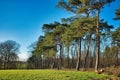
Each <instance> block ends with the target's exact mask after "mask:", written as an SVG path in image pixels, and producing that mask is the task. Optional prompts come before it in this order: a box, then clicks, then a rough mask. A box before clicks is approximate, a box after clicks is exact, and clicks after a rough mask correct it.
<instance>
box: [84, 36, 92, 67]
mask: <svg viewBox="0 0 120 80" xmlns="http://www.w3.org/2000/svg"><path fill="white" fill-rule="evenodd" d="M91 36H92V34H90V37H89V38H88V46H87V47H88V49H87V53H86V56H85V60H84V63H83V69H85V68H86V63H87V58H88V54H89V49H90V42H91Z"/></svg>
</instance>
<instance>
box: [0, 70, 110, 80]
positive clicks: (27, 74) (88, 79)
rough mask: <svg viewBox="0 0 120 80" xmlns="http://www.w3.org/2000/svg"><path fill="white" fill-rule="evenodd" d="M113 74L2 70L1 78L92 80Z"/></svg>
mask: <svg viewBox="0 0 120 80" xmlns="http://www.w3.org/2000/svg"><path fill="white" fill-rule="evenodd" d="M110 77H111V76H108V75H105V74H97V73H94V72H81V71H62V70H61V71H59V70H0V80H92V79H101V80H103V79H106V78H110Z"/></svg>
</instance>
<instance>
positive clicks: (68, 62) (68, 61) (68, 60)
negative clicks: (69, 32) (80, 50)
mask: <svg viewBox="0 0 120 80" xmlns="http://www.w3.org/2000/svg"><path fill="white" fill-rule="evenodd" d="M69 64H70V59H69V46H68V55H67V66H68V68H69Z"/></svg>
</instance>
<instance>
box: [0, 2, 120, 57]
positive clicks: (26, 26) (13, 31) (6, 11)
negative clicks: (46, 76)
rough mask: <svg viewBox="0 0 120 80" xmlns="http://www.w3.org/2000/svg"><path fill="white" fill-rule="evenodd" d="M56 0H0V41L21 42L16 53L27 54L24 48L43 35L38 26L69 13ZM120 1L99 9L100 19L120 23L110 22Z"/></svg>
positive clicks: (66, 15)
mask: <svg viewBox="0 0 120 80" xmlns="http://www.w3.org/2000/svg"><path fill="white" fill-rule="evenodd" d="M58 1H59V0H0V42H4V41H6V40H14V41H16V42H18V43H19V44H20V45H21V48H20V52H21V54H19V56H20V57H21V59H26V58H27V57H28V53H27V51H28V49H27V47H28V46H29V45H30V44H31V43H33V42H35V41H37V39H38V37H39V36H40V35H42V34H43V32H42V30H41V27H42V25H43V24H44V23H52V22H54V21H60V20H61V18H67V17H69V16H71V15H72V14H71V13H68V12H66V11H64V10H62V9H59V8H56V7H55V6H56V4H57V2H58ZM118 4H120V0H116V2H114V3H112V4H111V6H110V7H108V6H107V7H105V8H104V9H103V10H102V13H101V16H102V18H106V19H105V20H107V21H109V23H110V24H114V25H115V26H118V25H120V24H119V23H118V21H117V22H116V21H113V20H112V19H111V18H112V17H114V16H115V15H114V12H115V9H116V8H117V7H118Z"/></svg>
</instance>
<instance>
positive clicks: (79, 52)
mask: <svg viewBox="0 0 120 80" xmlns="http://www.w3.org/2000/svg"><path fill="white" fill-rule="evenodd" d="M77 50H78V56H77V57H78V58H77V65H76V70H77V71H79V69H80V60H81V38H80V39H79V40H78V48H77Z"/></svg>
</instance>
